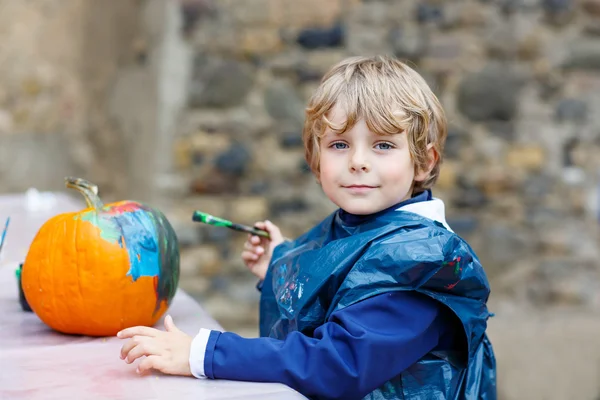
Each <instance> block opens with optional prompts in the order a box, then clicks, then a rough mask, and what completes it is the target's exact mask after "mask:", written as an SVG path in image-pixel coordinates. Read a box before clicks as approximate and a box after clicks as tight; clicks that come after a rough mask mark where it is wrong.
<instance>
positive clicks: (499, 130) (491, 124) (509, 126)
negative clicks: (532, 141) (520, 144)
mask: <svg viewBox="0 0 600 400" xmlns="http://www.w3.org/2000/svg"><path fill="white" fill-rule="evenodd" d="M485 127H486V128H487V129H488V131H489V132H490V133H491V134H492V135H494V136H498V137H500V138H502V139H504V140H509V141H510V140H513V139H514V138H515V134H516V132H515V124H514V122H513V121H498V120H492V121H487V122H486V123H485Z"/></svg>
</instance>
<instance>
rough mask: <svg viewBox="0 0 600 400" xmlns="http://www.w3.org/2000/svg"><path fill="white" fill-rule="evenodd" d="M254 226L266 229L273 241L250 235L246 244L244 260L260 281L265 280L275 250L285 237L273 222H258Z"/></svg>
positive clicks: (243, 253)
mask: <svg viewBox="0 0 600 400" xmlns="http://www.w3.org/2000/svg"><path fill="white" fill-rule="evenodd" d="M254 226H255V227H256V228H258V229H264V230H266V231H267V232H269V235H270V236H271V239H265V238H263V237H259V236H255V235H248V240H246V243H244V251H242V260H244V264H246V266H247V267H248V269H250V272H252V273H253V274H254V275H256V276H257V277H258V278H259V279H265V275H266V274H267V269H268V268H269V263H270V262H271V256H272V255H273V249H274V248H275V247H277V245H279V244H280V243H282V242H283V240H284V239H283V236H282V235H281V231H280V230H279V228H278V227H277V226H276V225H274V224H273V223H272V222H271V221H264V222H257V223H256V224H254Z"/></svg>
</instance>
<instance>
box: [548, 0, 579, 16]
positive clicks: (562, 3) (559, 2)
mask: <svg viewBox="0 0 600 400" xmlns="http://www.w3.org/2000/svg"><path fill="white" fill-rule="evenodd" d="M542 5H543V7H544V10H545V11H546V12H547V13H550V14H560V13H564V12H569V11H571V10H572V9H573V8H574V4H573V1H572V0H542Z"/></svg>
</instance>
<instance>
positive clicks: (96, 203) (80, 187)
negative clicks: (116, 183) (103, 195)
mask: <svg viewBox="0 0 600 400" xmlns="http://www.w3.org/2000/svg"><path fill="white" fill-rule="evenodd" d="M65 185H66V186H67V187H68V188H71V189H75V190H77V191H79V193H81V194H82V195H83V197H85V202H86V203H87V205H88V207H90V208H95V209H96V210H100V209H101V208H102V207H104V203H103V202H102V200H100V197H99V196H98V186H96V185H94V184H93V183H92V182H89V181H86V180H85V179H81V178H74V177H71V176H68V177H66V178H65Z"/></svg>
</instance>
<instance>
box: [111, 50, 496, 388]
mask: <svg viewBox="0 0 600 400" xmlns="http://www.w3.org/2000/svg"><path fill="white" fill-rule="evenodd" d="M306 115H307V117H306V123H305V127H304V132H303V139H304V145H305V154H306V159H307V162H308V163H309V165H310V166H311V169H312V171H313V172H314V174H315V175H316V177H317V180H318V182H319V183H320V185H321V187H322V188H323V191H324V192H325V194H326V195H327V196H328V197H329V199H331V201H333V202H334V203H335V204H336V205H337V206H338V207H339V209H338V210H337V211H336V212H334V213H332V214H331V215H330V216H328V217H327V218H326V219H325V220H324V221H322V222H321V223H320V224H318V225H317V226H316V227H314V228H313V229H311V230H310V231H308V232H307V233H305V234H304V235H302V236H301V237H299V238H298V239H296V240H294V241H284V239H283V236H282V234H281V232H280V230H279V229H278V228H277V227H276V226H275V225H273V224H272V223H270V222H269V221H265V222H261V223H257V227H259V228H262V229H265V230H267V231H268V232H269V233H270V236H271V239H270V240H268V241H267V240H261V239H259V238H258V237H255V236H252V237H249V238H248V240H247V242H246V244H245V249H244V251H243V253H242V258H243V260H244V262H245V263H246V265H247V266H248V268H249V269H250V270H251V271H252V273H254V274H255V275H256V276H258V277H259V278H260V279H261V282H260V285H259V289H260V290H261V292H262V293H261V302H260V336H261V337H260V338H253V339H247V338H241V337H239V336H237V335H235V334H233V333H230V332H224V333H220V332H216V331H209V330H206V329H202V330H200V332H199V333H198V335H196V336H195V337H194V338H193V339H192V338H191V337H189V336H187V335H186V334H184V333H183V332H181V331H179V330H177V328H175V326H174V325H173V321H172V319H171V318H170V317H167V318H166V319H165V326H166V328H167V332H161V331H158V330H156V329H153V328H145V327H134V328H129V329H125V330H124V331H122V332H120V333H119V337H121V338H131V337H133V336H134V335H138V337H137V339H136V340H130V341H128V342H127V343H126V344H125V345H124V346H123V348H122V350H121V357H122V358H124V359H126V360H127V362H129V363H130V362H133V361H134V360H135V359H137V358H139V357H141V356H142V355H144V356H147V358H146V359H145V360H143V361H142V362H141V363H140V365H139V367H138V368H139V369H140V370H142V371H143V370H147V369H149V368H155V369H158V370H161V371H163V372H165V373H174V374H182V375H190V376H191V375H193V376H196V377H208V378H213V379H215V378H222V379H233V380H246V381H264V382H281V383H284V384H286V385H288V386H290V387H292V388H294V389H296V390H297V391H299V392H300V393H302V394H304V395H305V396H307V397H310V398H315V399H361V398H368V399H384V398H385V399H417V398H418V399H430V398H431V399H434V398H435V399H465V398H466V399H479V398H482V399H483V398H485V399H494V398H496V382H495V359H494V355H493V350H492V347H491V344H490V343H489V341H488V339H487V336H486V334H485V329H486V325H487V319H488V317H489V313H488V311H487V307H486V303H487V299H488V296H489V285H488V282H487V278H486V276H485V273H484V271H483V268H482V267H481V265H480V263H479V261H478V259H477V257H476V255H475V254H474V253H473V251H472V249H471V248H470V247H469V245H468V244H467V243H465V242H464V241H463V240H462V239H461V238H459V237H458V236H457V235H456V234H454V233H453V232H452V230H451V229H450V227H449V226H448V224H447V223H446V221H445V217H444V205H443V202H442V201H441V200H439V199H435V198H433V197H432V195H431V190H430V188H431V186H432V185H433V184H434V183H435V181H436V179H437V177H438V174H439V169H440V162H441V158H442V151H443V147H444V142H445V139H446V120H445V115H444V112H443V110H442V107H441V105H440V103H439V102H438V100H437V98H436V97H435V95H434V94H433V93H432V92H431V90H430V89H429V87H428V86H427V84H426V83H425V81H424V80H423V79H422V78H421V77H420V76H419V75H418V74H417V73H416V72H415V71H413V70H412V69H410V68H409V67H408V66H406V65H405V64H403V63H401V62H399V61H396V60H394V59H392V58H387V57H374V58H359V57H356V58H350V59H346V60H344V61H342V62H341V63H339V64H338V65H336V66H334V67H333V68H332V69H331V70H330V71H329V72H328V73H327V74H326V75H325V76H324V78H323V80H322V82H321V85H320V86H319V88H318V89H317V90H316V93H315V94H314V95H313V97H312V98H311V100H310V102H309V106H308V108H307V112H306Z"/></svg>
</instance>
